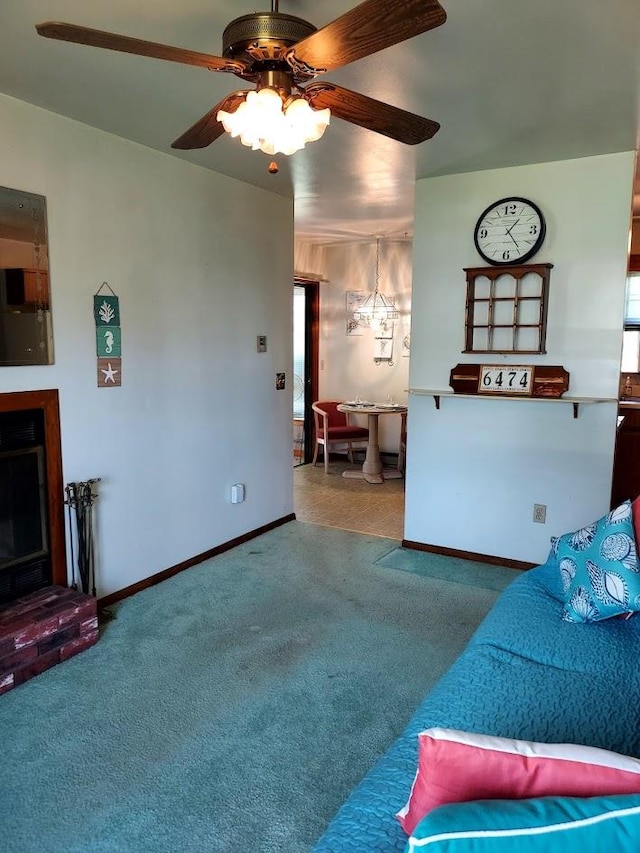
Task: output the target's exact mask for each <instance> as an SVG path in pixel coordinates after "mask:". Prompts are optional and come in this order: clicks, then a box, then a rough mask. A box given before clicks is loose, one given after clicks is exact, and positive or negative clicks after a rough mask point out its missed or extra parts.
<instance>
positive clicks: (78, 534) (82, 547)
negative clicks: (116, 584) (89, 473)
mask: <svg viewBox="0 0 640 853" xmlns="http://www.w3.org/2000/svg"><path fill="white" fill-rule="evenodd" d="M99 482H100V477H95V478H94V479H93V480H86V481H84V482H80V483H67V485H66V486H65V487H64V491H65V495H66V500H65V506H66V507H67V518H68V521H69V547H70V549H71V564H72V567H73V569H72V570H73V582H72V584H71V585H72V587H73V589H78V581H77V577H76V566H77V575H78V577H79V578H80V586H81V589H82V592H84V593H87V594H90V595H93V596H94V597H95V594H96V576H95V558H94V530H93V504H94V501H95V499H96V498H97V497H98V496H97V495H96V494H95V493H94V491H93V486H94V485H95V483H99ZM74 522H75V523H74ZM74 529H75V536H74ZM74 540H75V543H76V544H77V551H78V555H77V563H76V556H75V547H74Z"/></svg>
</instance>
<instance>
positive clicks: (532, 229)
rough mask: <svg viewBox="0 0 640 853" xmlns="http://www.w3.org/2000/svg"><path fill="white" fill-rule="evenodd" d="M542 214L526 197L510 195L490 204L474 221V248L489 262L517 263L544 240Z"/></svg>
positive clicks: (525, 258)
mask: <svg viewBox="0 0 640 853" xmlns="http://www.w3.org/2000/svg"><path fill="white" fill-rule="evenodd" d="M545 230H546V228H545V222H544V216H543V215H542V211H541V210H540V208H539V207H538V206H537V205H535V204H534V203H533V202H532V201H529V200H528V199H526V198H519V197H517V196H513V197H510V198H502V199H500V201H496V202H494V203H493V204H490V205H489V207H488V208H487V209H486V210H484V211H483V212H482V213H481V214H480V216H479V218H478V221H477V222H476V227H475V230H474V232H473V239H474V242H475V244H476V249H477V250H478V252H479V253H480V255H482V257H483V258H484V259H485V261H487V262H488V263H490V264H495V265H499V264H520V263H524V261H526V260H528V259H529V258H530V257H532V255H534V254H535V253H536V252H537V251H538V249H539V248H540V246H541V245H542V241H543V240H544V235H545Z"/></svg>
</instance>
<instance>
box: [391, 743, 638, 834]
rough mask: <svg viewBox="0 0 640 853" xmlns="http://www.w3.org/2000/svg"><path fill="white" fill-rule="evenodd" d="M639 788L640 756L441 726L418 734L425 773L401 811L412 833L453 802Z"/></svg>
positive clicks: (625, 791) (630, 791) (420, 769)
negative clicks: (425, 819) (426, 817)
mask: <svg viewBox="0 0 640 853" xmlns="http://www.w3.org/2000/svg"><path fill="white" fill-rule="evenodd" d="M638 793H640V760H638V759H636V758H630V757H629V756H627V755H619V754H618V753H616V752H609V751H608V750H606V749H597V748H596V747H593V746H580V745H579V744H573V743H534V742H533V741H524V740H511V739H509V738H501V737H491V736H489V735H478V734H470V733H467V732H460V731H456V730H454V729H438V728H434V729H427V730H426V731H424V732H420V734H419V735H418V771H417V773H416V777H415V779H414V782H413V786H412V788H411V793H410V794H409V800H408V802H407V804H406V806H405V807H404V808H403V809H401V811H399V812H398V814H397V815H396V817H397V818H398V820H399V821H400V823H401V825H402V828H403V829H404V831H405V832H406V833H407V835H411V833H412V832H413V830H414V829H415V827H416V826H417V824H418V823H419V822H420V820H422V818H423V817H424V816H425V815H426V814H427V813H428V812H430V811H431V810H432V809H435V808H437V807H438V806H443V805H446V804H447V803H462V802H468V801H470V800H521V799H527V798H531V797H550V796H566V797H595V796H600V795H605V794H638Z"/></svg>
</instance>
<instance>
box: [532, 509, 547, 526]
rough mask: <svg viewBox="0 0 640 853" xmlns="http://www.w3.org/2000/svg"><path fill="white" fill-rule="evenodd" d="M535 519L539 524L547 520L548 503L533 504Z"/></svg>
mask: <svg viewBox="0 0 640 853" xmlns="http://www.w3.org/2000/svg"><path fill="white" fill-rule="evenodd" d="M533 520H534V521H535V522H536V523H537V524H544V523H545V522H546V520H547V505H546V504H534V505H533Z"/></svg>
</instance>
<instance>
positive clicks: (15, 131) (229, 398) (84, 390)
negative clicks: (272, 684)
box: [0, 97, 293, 595]
mask: <svg viewBox="0 0 640 853" xmlns="http://www.w3.org/2000/svg"><path fill="white" fill-rule="evenodd" d="M214 156H215V154H214V153H213V152H212V157H214ZM0 184H2V185H4V186H7V187H12V188H15V189H20V190H26V191H28V192H33V193H40V194H42V195H44V196H46V199H47V211H48V220H49V228H48V232H49V244H50V252H49V254H50V271H51V290H52V308H53V329H54V339H55V364H54V365H51V366H47V367H4V368H1V372H0V391H23V390H33V389H39V388H57V389H59V392H60V406H61V427H62V453H63V467H64V479H65V482H69V481H75V480H85V479H88V478H90V477H102V482H101V483H100V486H99V492H100V497H99V500H98V504H97V516H98V522H99V531H98V535H99V543H98V554H99V567H98V587H99V588H98V594H99V595H105V594H107V593H110V592H113V591H116V590H118V589H121V588H123V587H126V586H128V585H130V584H133V583H135V582H136V581H139V580H141V579H144V578H146V577H148V576H150V575H152V574H154V573H156V572H159V571H161V570H163V569H165V568H167V567H169V566H172V565H175V564H177V563H179V562H181V561H183V560H186V559H188V558H190V557H192V556H195V555H197V554H199V553H202V552H203V551H205V550H207V549H209V548H213V547H215V546H216V545H219V544H221V543H224V542H226V541H228V540H230V539H232V538H234V537H236V536H239V535H242V534H243V533H246V532H248V531H251V530H254V529H255V528H257V527H260V526H261V525H264V524H267V523H269V522H271V521H273V520H275V519H278V518H281V517H282V516H284V515H286V514H288V513H290V512H292V509H293V507H292V465H291V392H290V388H287V390H286V391H280V392H277V391H276V390H275V372H276V371H286V372H287V375H288V376H289V377H290V370H291V346H292V326H291V304H292V297H291V278H292V274H293V237H292V231H293V216H292V204H291V202H290V201H289V200H287V199H283V198H281V197H279V196H277V195H273V194H271V193H268V192H265V191H263V190H260V189H257V188H255V187H251V186H249V185H247V184H243V183H241V182H238V181H234V180H232V179H229V178H226V177H223V176H220V175H216V174H214V173H212V172H210V171H207V170H205V169H202V168H200V167H196V166H192V165H190V164H187V163H184V162H181V161H179V160H178V159H176V158H173V157H170V156H168V155H164V154H161V153H158V152H155V151H151V150H149V149H146V148H144V147H142V146H139V145H135V144H133V143H130V142H126V141H124V140H122V139H119V138H117V137H114V136H110V135H108V134H105V133H102V132H100V131H97V130H95V129H92V128H89V127H86V126H84V125H81V124H78V123H76V122H72V121H69V120H67V119H64V118H61V117H59V116H56V115H53V114H51V113H47V112H45V111H43V110H40V109H38V108H35V107H32V106H29V105H27V104H24V103H21V102H20V101H16V100H13V99H10V98H7V97H0ZM103 281H107V282H108V283H109V285H110V286H111V287H112V288H113V289H114V290H115V292H116V293H117V294H118V296H119V297H120V313H121V325H122V350H123V355H122V376H123V380H122V382H123V384H122V387H121V388H109V389H99V388H97V387H96V352H95V346H96V343H95V325H94V320H93V294H94V293H95V292H96V291H97V290H98V288H99V287H100V285H101V284H102V282H103ZM258 334H266V335H267V336H268V352H267V353H266V354H264V355H258V354H257V353H256V335H258ZM238 482H241V483H245V484H246V502H245V503H244V504H240V505H232V504H231V503H230V501H229V494H228V489H229V486H230V485H231V484H232V483H238Z"/></svg>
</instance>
